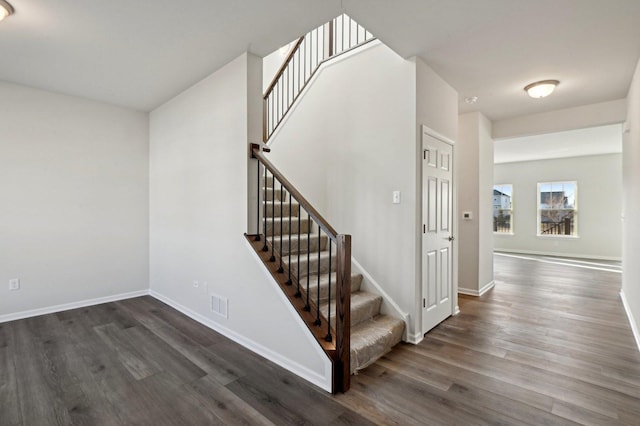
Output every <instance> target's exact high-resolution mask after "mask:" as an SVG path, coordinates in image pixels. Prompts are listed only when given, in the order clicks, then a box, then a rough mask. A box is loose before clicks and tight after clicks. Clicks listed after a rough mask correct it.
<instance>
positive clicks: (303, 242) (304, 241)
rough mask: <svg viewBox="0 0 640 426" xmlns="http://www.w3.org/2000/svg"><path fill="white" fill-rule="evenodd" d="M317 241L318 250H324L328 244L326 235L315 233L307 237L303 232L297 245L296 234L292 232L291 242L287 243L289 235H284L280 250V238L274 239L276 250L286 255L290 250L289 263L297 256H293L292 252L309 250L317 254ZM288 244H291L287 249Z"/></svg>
mask: <svg viewBox="0 0 640 426" xmlns="http://www.w3.org/2000/svg"><path fill="white" fill-rule="evenodd" d="M318 243H319V244H320V250H321V251H324V250H326V248H327V246H328V243H329V238H328V237H327V236H326V235H323V236H322V237H320V238H318V236H317V235H312V236H311V238H307V234H306V233H305V234H304V235H301V236H300V243H299V244H300V246H299V247H298V234H297V233H294V234H292V235H291V243H289V236H288V235H286V236H284V238H283V240H282V250H280V240H279V239H278V240H277V241H276V250H278V251H279V252H280V253H281V254H282V255H283V256H288V254H289V252H291V254H292V258H291V263H293V262H294V261H295V262H297V261H298V258H297V256H296V257H295V258H294V257H293V255H294V254H295V255H297V254H306V253H307V252H308V251H309V252H311V253H315V254H316V256H317V255H318ZM289 244H291V249H289ZM300 260H302V259H300ZM287 261H288V259H287Z"/></svg>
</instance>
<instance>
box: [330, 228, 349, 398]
mask: <svg viewBox="0 0 640 426" xmlns="http://www.w3.org/2000/svg"><path fill="white" fill-rule="evenodd" d="M336 246H337V253H336V254H337V256H336V257H337V259H336V261H337V263H336V362H335V363H334V365H333V368H334V371H333V390H334V393H336V392H346V391H347V390H349V385H350V382H351V235H344V234H340V235H338V236H337V237H336Z"/></svg>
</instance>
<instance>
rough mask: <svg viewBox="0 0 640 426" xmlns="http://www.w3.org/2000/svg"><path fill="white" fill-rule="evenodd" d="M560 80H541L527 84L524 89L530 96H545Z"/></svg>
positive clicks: (551, 91)
mask: <svg viewBox="0 0 640 426" xmlns="http://www.w3.org/2000/svg"><path fill="white" fill-rule="evenodd" d="M559 83H560V82H559V81H558V80H542V81H536V82H535V83H531V84H527V85H526V86H525V87H524V90H525V91H526V92H527V94H528V95H529V96H531V97H532V98H545V97H547V96H549V95H550V94H551V93H553V91H554V90H555V88H556V86H557V85H558V84H559Z"/></svg>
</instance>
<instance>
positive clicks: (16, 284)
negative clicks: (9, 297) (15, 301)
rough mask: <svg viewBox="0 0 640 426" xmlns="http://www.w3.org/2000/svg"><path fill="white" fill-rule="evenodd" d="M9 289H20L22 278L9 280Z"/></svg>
mask: <svg viewBox="0 0 640 426" xmlns="http://www.w3.org/2000/svg"><path fill="white" fill-rule="evenodd" d="M9 290H11V291H15V290H20V279H19V278H14V279H12V280H9Z"/></svg>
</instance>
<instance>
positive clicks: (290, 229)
mask: <svg viewBox="0 0 640 426" xmlns="http://www.w3.org/2000/svg"><path fill="white" fill-rule="evenodd" d="M292 215H293V214H292V212H291V193H289V263H287V270H288V272H289V277H288V278H287V282H286V283H285V284H286V285H291V284H292V283H293V281H291V231H292V229H293V228H291V216H292Z"/></svg>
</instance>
